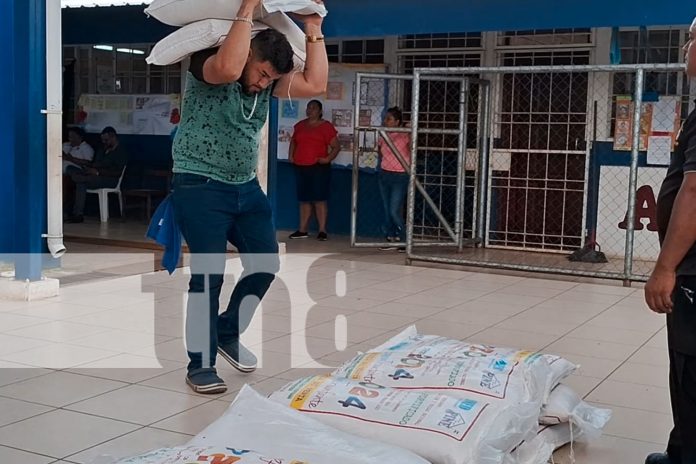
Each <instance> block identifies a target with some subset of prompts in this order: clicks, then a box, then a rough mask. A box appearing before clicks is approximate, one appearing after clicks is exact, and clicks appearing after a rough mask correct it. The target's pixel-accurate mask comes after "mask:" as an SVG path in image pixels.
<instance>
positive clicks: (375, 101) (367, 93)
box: [277, 63, 389, 168]
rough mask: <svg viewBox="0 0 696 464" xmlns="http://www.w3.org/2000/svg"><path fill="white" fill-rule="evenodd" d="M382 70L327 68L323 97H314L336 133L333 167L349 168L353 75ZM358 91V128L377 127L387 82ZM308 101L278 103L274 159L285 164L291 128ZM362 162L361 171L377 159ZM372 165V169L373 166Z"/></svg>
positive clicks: (385, 102)
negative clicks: (327, 75)
mask: <svg viewBox="0 0 696 464" xmlns="http://www.w3.org/2000/svg"><path fill="white" fill-rule="evenodd" d="M384 70H385V67H384V65H383V64H378V65H362V64H361V65H350V64H336V63H331V65H330V66H329V82H328V85H327V91H326V93H325V94H324V95H321V96H319V97H316V99H317V100H320V101H321V102H322V104H323V106H324V119H325V120H327V121H329V122H331V123H332V124H333V125H334V126H335V127H336V130H337V131H338V140H339V142H340V143H341V151H340V153H339V154H338V157H336V159H335V160H334V162H333V164H334V165H338V166H346V167H347V166H352V164H353V143H354V131H353V128H354V123H355V115H354V114H353V113H354V111H355V109H354V106H355V92H356V88H355V82H356V78H355V76H356V73H359V72H366V73H383V72H384ZM362 87H363V88H361V89H359V91H360V99H361V101H360V104H361V110H360V115H359V123H360V125H361V126H362V125H365V126H370V125H372V126H379V125H381V121H382V118H383V116H384V112H385V110H386V108H387V105H388V100H389V89H388V87H387V81H386V80H384V81H382V80H374V81H370V82H367V83H364V84H363V85H362ZM309 100H311V99H298V100H294V99H293V100H285V99H284V100H281V101H280V105H279V108H278V113H279V114H278V134H277V144H278V151H277V153H278V159H281V160H287V159H288V152H289V150H290V140H291V139H292V133H293V127H294V126H295V124H297V123H298V122H300V121H301V120H303V119H305V117H306V116H305V109H306V107H307V103H308V102H309ZM373 158H374V159H372V158H369V159H365V160H362V158H361V167H367V168H374V167H376V166H377V157H376V156H375V157H373ZM373 165H374V166H373Z"/></svg>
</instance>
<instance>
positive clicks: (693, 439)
mask: <svg viewBox="0 0 696 464" xmlns="http://www.w3.org/2000/svg"><path fill="white" fill-rule="evenodd" d="M695 289H696V278H694V277H693V276H689V277H680V278H679V279H678V280H677V286H676V288H675V292H674V297H673V298H674V310H673V313H672V315H670V316H668V321H667V333H668V339H669V390H670V397H671V401H672V417H673V418H674V429H673V430H672V433H671V434H670V437H669V444H668V447H667V453H668V454H669V455H670V458H671V459H672V461H673V462H674V463H675V464H696V353H695V352H694V350H693V344H694V341H696V330H694V320H696V301H694V293H693V290H695Z"/></svg>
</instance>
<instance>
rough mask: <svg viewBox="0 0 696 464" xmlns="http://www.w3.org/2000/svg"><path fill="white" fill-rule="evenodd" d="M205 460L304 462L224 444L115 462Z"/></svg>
mask: <svg viewBox="0 0 696 464" xmlns="http://www.w3.org/2000/svg"><path fill="white" fill-rule="evenodd" d="M101 462H104V461H101ZM205 462H207V463H212V464H262V463H272V464H303V463H301V461H299V460H297V459H295V458H287V457H285V458H282V457H277V456H265V455H263V454H260V453H256V452H254V451H249V450H242V449H234V448H227V447H224V446H178V447H176V448H162V449H158V450H155V451H151V452H149V453H145V454H142V455H140V456H135V457H132V458H127V459H122V460H120V461H116V462H115V463H114V464H194V463H205ZM95 464H96V463H95ZM304 464H309V463H304Z"/></svg>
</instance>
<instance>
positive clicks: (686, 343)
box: [645, 19, 696, 464]
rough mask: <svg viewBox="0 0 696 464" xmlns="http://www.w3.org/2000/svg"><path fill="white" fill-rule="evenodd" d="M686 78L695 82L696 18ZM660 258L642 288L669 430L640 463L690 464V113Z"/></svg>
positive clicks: (693, 375) (674, 169)
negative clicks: (662, 324)
mask: <svg viewBox="0 0 696 464" xmlns="http://www.w3.org/2000/svg"><path fill="white" fill-rule="evenodd" d="M684 51H685V52H686V74H687V75H688V76H689V77H691V78H693V77H696V19H694V21H693V23H692V24H691V29H690V30H689V41H688V43H687V44H686V45H685V46H684ZM657 224H658V234H659V237H660V245H661V250H660V255H659V257H658V259H657V262H656V263H655V269H654V270H653V272H652V275H651V276H650V280H648V283H647V284H646V285H645V301H646V302H647V304H648V306H649V307H650V309H651V310H653V311H654V312H656V313H659V314H666V315H667V343H668V347H669V369H670V373H669V389H670V396H671V400H672V416H673V418H674V429H673V430H672V433H671V434H670V436H669V443H668V445H667V451H666V452H665V453H654V454H651V455H649V456H648V457H647V459H646V460H645V463H646V464H696V110H694V111H692V112H691V114H690V115H689V117H688V118H687V120H686V121H685V123H684V125H683V126H682V129H681V131H680V134H679V137H678V139H677V148H676V150H675V152H674V153H673V154H672V160H671V162H670V166H669V169H668V170H667V176H666V177H665V180H664V181H663V183H662V188H661V189H660V194H659V196H658V199H657Z"/></svg>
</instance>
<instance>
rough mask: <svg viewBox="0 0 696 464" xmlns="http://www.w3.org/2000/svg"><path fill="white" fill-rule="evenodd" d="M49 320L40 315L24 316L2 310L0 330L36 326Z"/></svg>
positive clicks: (7, 330) (4, 331) (0, 313)
mask: <svg viewBox="0 0 696 464" xmlns="http://www.w3.org/2000/svg"><path fill="white" fill-rule="evenodd" d="M46 322H49V321H48V320H46V319H41V318H38V317H29V316H23V315H20V314H13V313H8V312H0V332H2V333H7V332H10V331H12V330H17V329H21V328H23V327H35V326H37V325H40V324H45V323H46Z"/></svg>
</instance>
